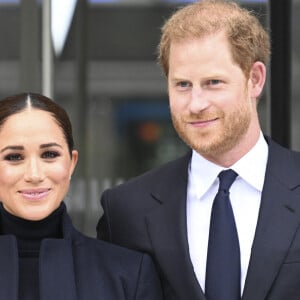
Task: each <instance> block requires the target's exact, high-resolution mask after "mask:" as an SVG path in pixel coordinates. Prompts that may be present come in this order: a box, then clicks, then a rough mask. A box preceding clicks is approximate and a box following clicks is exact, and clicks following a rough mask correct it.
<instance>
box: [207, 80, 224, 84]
mask: <svg viewBox="0 0 300 300" xmlns="http://www.w3.org/2000/svg"><path fill="white" fill-rule="evenodd" d="M220 82H221V80H219V79H211V80H209V81H208V83H209V84H210V85H217V84H219V83H220Z"/></svg>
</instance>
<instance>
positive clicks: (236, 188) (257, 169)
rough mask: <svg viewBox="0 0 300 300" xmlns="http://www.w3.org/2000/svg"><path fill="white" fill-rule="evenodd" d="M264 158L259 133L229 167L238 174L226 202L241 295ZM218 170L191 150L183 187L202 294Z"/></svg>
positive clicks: (190, 242) (260, 190)
mask: <svg viewBox="0 0 300 300" xmlns="http://www.w3.org/2000/svg"><path fill="white" fill-rule="evenodd" d="M267 159H268V145H267V143H266V141H265V139H264V137H263V134H262V133H261V134H260V137H259V140H258V142H257V143H256V145H255V146H254V147H253V148H252V149H251V150H250V151H249V152H248V153H247V154H246V155H245V156H244V157H242V158H241V159H240V160H239V161H238V162H236V163H235V164H234V165H233V166H231V168H230V169H233V170H234V171H235V172H236V173H238V177H237V178H236V180H235V181H234V183H233V184H232V186H231V189H230V201H231V205H232V209H233V213H234V217H235V222H236V226H237V231H238V236H239V243H240V251H241V294H242V291H243V289H244V285H245V279H246V274H247V269H248V264H249V260H250V254H251V247H252V243H253V239H254V234H255V229H256V224H257V219H258V212H259V207H260V200H261V193H262V188H263V184H264V179H265V172H266V165H267ZM222 170H224V168H223V167H221V166H218V165H216V164H214V163H212V162H210V161H208V160H206V159H204V158H203V157H202V156H201V155H199V154H198V153H197V152H195V151H193V154H192V159H191V163H190V167H189V176H188V188H187V231H188V243H189V252H190V257H191V261H192V264H193V267H194V272H195V274H196V277H197V279H198V282H199V284H200V286H201V287H202V289H203V291H205V273H206V257H207V245H208V236H209V225H210V214H211V208H212V203H213V200H214V197H215V195H216V193H217V191H218V186H219V179H218V174H219V173H220V171H222Z"/></svg>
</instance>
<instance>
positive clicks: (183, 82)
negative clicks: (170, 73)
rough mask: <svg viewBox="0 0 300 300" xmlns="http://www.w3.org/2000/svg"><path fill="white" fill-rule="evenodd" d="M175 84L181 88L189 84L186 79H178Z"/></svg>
mask: <svg viewBox="0 0 300 300" xmlns="http://www.w3.org/2000/svg"><path fill="white" fill-rule="evenodd" d="M177 86H179V87H181V88H186V87H189V86H190V84H189V82H187V81H180V82H178V83H177Z"/></svg>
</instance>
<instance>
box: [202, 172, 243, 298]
mask: <svg viewBox="0 0 300 300" xmlns="http://www.w3.org/2000/svg"><path fill="white" fill-rule="evenodd" d="M236 176H237V174H236V173H235V172H234V171H233V170H226V171H222V172H221V173H220V174H219V180H220V184H219V190H218V193H217V195H216V197H215V199H214V203H213V206H212V211H211V219H210V229H209V241H208V249H207V264H206V281H205V295H206V298H207V299H208V300H238V299H241V296H240V294H241V288H240V273H241V267H240V247H239V240H238V234H237V229H236V225H235V221H234V215H233V211H232V207H231V204H230V199H229V189H230V186H231V185H232V183H233V181H234V180H235V178H236Z"/></svg>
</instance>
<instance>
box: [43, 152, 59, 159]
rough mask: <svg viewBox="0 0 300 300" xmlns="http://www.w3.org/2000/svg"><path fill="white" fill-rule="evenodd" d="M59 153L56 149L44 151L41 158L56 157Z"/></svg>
mask: <svg viewBox="0 0 300 300" xmlns="http://www.w3.org/2000/svg"><path fill="white" fill-rule="evenodd" d="M57 156H59V153H58V152H56V151H46V152H44V153H43V154H42V158H56V157H57Z"/></svg>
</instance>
